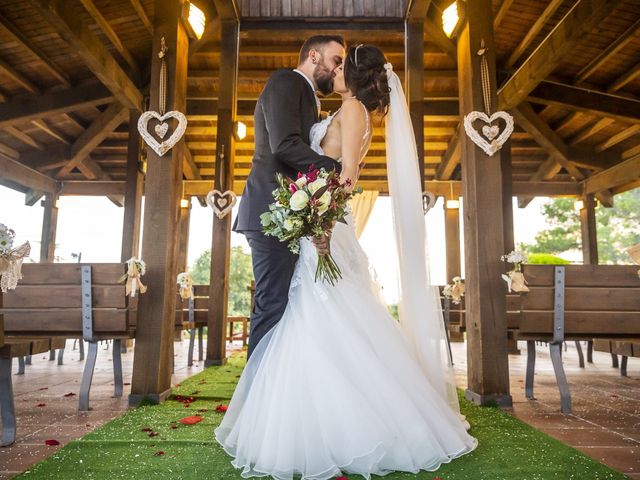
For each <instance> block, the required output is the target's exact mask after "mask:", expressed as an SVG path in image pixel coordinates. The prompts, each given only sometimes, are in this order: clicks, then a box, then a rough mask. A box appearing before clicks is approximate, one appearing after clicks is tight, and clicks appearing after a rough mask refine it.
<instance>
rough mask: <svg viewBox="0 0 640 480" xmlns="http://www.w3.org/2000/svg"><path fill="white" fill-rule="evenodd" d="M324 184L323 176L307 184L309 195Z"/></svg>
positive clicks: (325, 182)
mask: <svg viewBox="0 0 640 480" xmlns="http://www.w3.org/2000/svg"><path fill="white" fill-rule="evenodd" d="M326 184H327V181H326V180H325V179H324V178H318V179H316V180H314V181H313V182H311V183H310V184H309V192H311V195H313V194H314V193H316V192H317V191H318V190H320V189H321V188H322V187H324V186H325V185H326Z"/></svg>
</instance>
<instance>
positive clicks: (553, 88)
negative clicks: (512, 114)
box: [528, 81, 640, 124]
mask: <svg viewBox="0 0 640 480" xmlns="http://www.w3.org/2000/svg"><path fill="white" fill-rule="evenodd" d="M528 99H529V101H531V102H534V103H540V104H543V105H555V106H559V107H562V108H568V109H571V110H576V111H579V112H585V113H588V114H591V115H602V116H606V117H609V118H613V119H615V120H619V121H622V122H626V123H629V122H632V123H639V124H640V100H635V99H632V98H628V97H620V96H618V95H611V94H609V93H605V92H599V91H597V90H591V89H586V88H582V87H575V86H572V85H565V84H561V83H555V82H548V81H544V82H541V83H540V84H539V85H538V86H537V87H536V88H535V89H534V90H533V91H532V92H531V93H530V94H529V97H528Z"/></svg>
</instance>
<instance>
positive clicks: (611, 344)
mask: <svg viewBox="0 0 640 480" xmlns="http://www.w3.org/2000/svg"><path fill="white" fill-rule="evenodd" d="M593 349H594V350H596V351H598V352H606V353H610V354H611V355H620V356H621V357H622V359H621V360H620V375H621V376H623V377H626V376H627V362H628V360H629V357H640V338H638V339H633V340H628V341H627V340H607V339H604V338H594V339H593ZM616 358H617V357H616ZM614 367H617V365H614Z"/></svg>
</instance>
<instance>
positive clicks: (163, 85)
mask: <svg viewBox="0 0 640 480" xmlns="http://www.w3.org/2000/svg"><path fill="white" fill-rule="evenodd" d="M166 53H167V44H166V43H165V41H164V37H162V38H161V39H160V52H158V58H160V89H159V90H160V91H159V97H160V98H158V109H159V112H160V115H164V112H165V109H166V107H167V61H166V59H165V55H166Z"/></svg>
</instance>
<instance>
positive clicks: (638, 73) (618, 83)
mask: <svg viewBox="0 0 640 480" xmlns="http://www.w3.org/2000/svg"><path fill="white" fill-rule="evenodd" d="M637 77H640V62H638V63H636V64H635V65H634V66H633V67H631V68H630V69H629V70H627V71H626V72H625V73H623V74H622V75H620V76H619V77H618V78H617V79H615V80H614V81H613V83H612V84H611V85H609V88H607V92H617V91H618V90H621V89H622V88H624V86H625V85H626V84H627V83H629V82H631V81H633V80H635V79H636V78H637Z"/></svg>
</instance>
